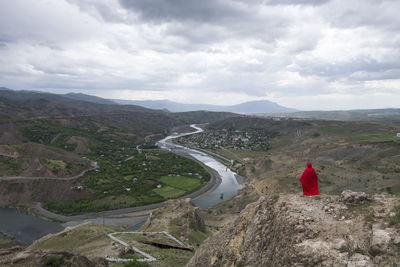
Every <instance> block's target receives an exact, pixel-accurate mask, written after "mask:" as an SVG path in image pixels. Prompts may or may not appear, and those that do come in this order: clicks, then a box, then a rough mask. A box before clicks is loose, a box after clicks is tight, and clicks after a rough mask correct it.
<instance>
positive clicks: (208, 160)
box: [0, 125, 243, 243]
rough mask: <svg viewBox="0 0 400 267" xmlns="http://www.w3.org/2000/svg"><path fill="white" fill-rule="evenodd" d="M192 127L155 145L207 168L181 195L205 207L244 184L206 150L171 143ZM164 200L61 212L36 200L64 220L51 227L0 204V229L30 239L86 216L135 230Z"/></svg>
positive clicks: (38, 207) (53, 216) (51, 215)
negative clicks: (204, 178) (207, 177)
mask: <svg viewBox="0 0 400 267" xmlns="http://www.w3.org/2000/svg"><path fill="white" fill-rule="evenodd" d="M191 127H193V128H194V129H196V131H194V132H190V133H184V134H173V135H170V136H168V137H166V138H164V139H162V140H160V141H158V142H157V145H158V146H159V147H160V148H162V149H166V150H168V151H171V152H172V153H176V154H179V155H182V156H185V157H189V158H192V159H194V160H197V161H199V162H200V163H202V164H203V165H205V166H206V168H207V169H208V170H209V171H210V173H211V174H212V179H211V181H210V182H209V183H208V184H207V185H206V186H204V187H203V188H202V189H200V190H198V191H196V192H194V193H191V194H189V195H186V196H183V197H182V198H186V197H190V198H192V199H193V202H194V204H195V205H197V206H198V207H200V208H201V209H207V208H209V207H212V206H215V205H217V204H219V203H221V202H223V201H226V200H227V199H230V198H232V197H234V196H235V195H236V194H237V193H238V190H240V189H241V188H243V185H242V184H241V182H240V180H241V179H240V176H238V175H237V174H236V173H234V172H232V171H231V170H230V169H229V168H227V167H226V166H225V165H223V164H222V163H220V162H218V161H217V160H215V159H214V158H212V157H211V156H209V155H207V154H206V153H204V152H200V151H197V150H194V149H189V148H187V147H184V146H181V145H178V144H174V143H172V140H173V139H175V138H178V137H181V136H186V135H191V134H196V133H200V132H202V131H203V129H201V128H200V127H197V126H196V125H191ZM166 204H167V202H162V203H156V204H151V205H146V206H141V207H133V208H126V209H118V210H109V211H104V212H99V213H90V214H82V215H76V216H63V215H59V214H54V213H52V212H49V211H47V210H45V209H43V208H42V207H41V205H40V203H38V204H37V205H36V209H35V212H37V213H39V214H41V215H42V216H45V217H48V218H51V219H55V220H58V221H63V222H65V223H62V224H61V223H56V222H51V223H52V224H51V225H52V227H49V225H48V223H49V221H47V220H44V219H42V218H39V217H36V216H33V215H26V214H23V213H20V212H17V211H14V212H13V210H10V209H3V208H0V218H1V219H0V220H2V218H5V217H9V218H10V219H9V220H7V222H8V223H7V222H6V220H4V221H3V220H2V221H3V222H4V223H3V224H1V223H0V232H4V233H7V234H10V235H12V236H15V237H16V238H17V239H19V240H23V241H26V242H28V243H30V242H32V241H33V240H35V239H38V238H40V237H42V236H44V235H46V234H48V233H51V232H53V233H54V232H58V231H60V230H61V229H62V228H63V227H66V226H72V225H76V224H79V223H82V222H83V221H84V220H89V221H92V222H93V223H97V224H105V225H119V226H124V227H127V228H128V229H130V230H135V229H138V228H139V227H140V226H141V225H142V224H143V223H144V222H145V221H146V219H147V214H148V213H149V211H150V210H152V209H155V208H159V207H162V206H165V205H166ZM41 221H42V222H41ZM15 222H20V224H16V223H15ZM31 222H34V223H31ZM21 225H24V227H23V228H21ZM42 228H43V229H42ZM33 231H34V232H35V233H36V234H35V235H32V232H33Z"/></svg>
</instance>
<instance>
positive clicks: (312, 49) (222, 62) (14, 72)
mask: <svg viewBox="0 0 400 267" xmlns="http://www.w3.org/2000/svg"><path fill="white" fill-rule="evenodd" d="M399 10H400V1H398V0H386V1H385V0H351V1H347V0H331V1H329V0H201V1H200V0H119V1H118V0H2V1H0V86H4V87H9V88H12V89H28V90H41V91H49V92H53V93H66V92H82V93H87V94H92V95H97V96H101V97H107V98H119V99H170V100H174V101H178V102H184V103H209V104H220V105H229V104H237V103H241V102H245V101H250V100H260V99H268V100H271V101H274V102H277V103H279V104H281V105H285V106H288V107H293V108H297V109H302V110H315V109H321V110H332V109H352V108H386V107H397V108H400V15H399Z"/></svg>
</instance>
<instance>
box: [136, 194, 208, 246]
mask: <svg viewBox="0 0 400 267" xmlns="http://www.w3.org/2000/svg"><path fill="white" fill-rule="evenodd" d="M201 212H202V211H201V209H200V208H198V207H195V206H194V205H193V203H192V201H191V200H190V198H187V199H178V200H170V201H169V202H168V205H167V206H166V207H162V208H158V209H156V210H154V211H153V212H152V213H151V214H150V216H149V218H148V219H147V221H146V223H145V224H144V225H143V226H142V227H141V228H140V230H141V231H149V232H150V231H167V232H169V233H171V234H172V235H174V236H176V237H177V238H179V239H180V240H181V241H183V242H188V241H189V236H190V234H191V232H192V231H200V232H202V233H205V232H206V226H205V223H204V219H203V216H202V215H201Z"/></svg>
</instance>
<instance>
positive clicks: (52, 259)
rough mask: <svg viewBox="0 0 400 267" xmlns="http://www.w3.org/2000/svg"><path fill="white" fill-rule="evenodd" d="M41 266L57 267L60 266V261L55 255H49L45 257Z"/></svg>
mask: <svg viewBox="0 0 400 267" xmlns="http://www.w3.org/2000/svg"><path fill="white" fill-rule="evenodd" d="M43 266H49V267H59V266H61V260H60V259H59V258H58V257H57V256H55V255H50V256H48V257H47V259H46V261H45V262H44V264H43Z"/></svg>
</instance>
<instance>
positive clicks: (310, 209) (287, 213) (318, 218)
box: [188, 191, 400, 267]
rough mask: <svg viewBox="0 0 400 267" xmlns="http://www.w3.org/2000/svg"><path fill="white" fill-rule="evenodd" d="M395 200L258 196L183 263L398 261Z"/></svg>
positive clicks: (355, 195)
mask: <svg viewBox="0 0 400 267" xmlns="http://www.w3.org/2000/svg"><path fill="white" fill-rule="evenodd" d="M399 205H400V201H399V198H396V197H394V196H389V195H373V196H372V195H367V194H365V193H362V192H351V191H344V192H343V193H342V195H340V196H327V195H324V196H316V197H304V196H300V195H293V194H286V195H279V196H278V195H274V196H267V197H261V198H260V199H259V200H258V201H257V202H255V203H252V204H249V205H248V206H247V207H246V208H245V209H244V210H243V211H242V212H241V213H240V214H239V215H238V216H237V217H236V218H233V219H232V220H231V221H230V222H229V223H227V224H226V226H225V227H223V228H222V229H221V230H220V231H219V232H217V233H215V234H214V235H213V236H211V237H210V238H208V239H207V240H206V241H205V242H203V243H202V245H201V246H200V248H199V249H197V251H196V254H195V256H194V257H193V258H192V259H191V260H190V262H189V263H188V266H354V267H355V266H363V267H365V266H398V264H399V263H400V226H399V224H400V221H399V220H400V214H399V209H400V206H399Z"/></svg>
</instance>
